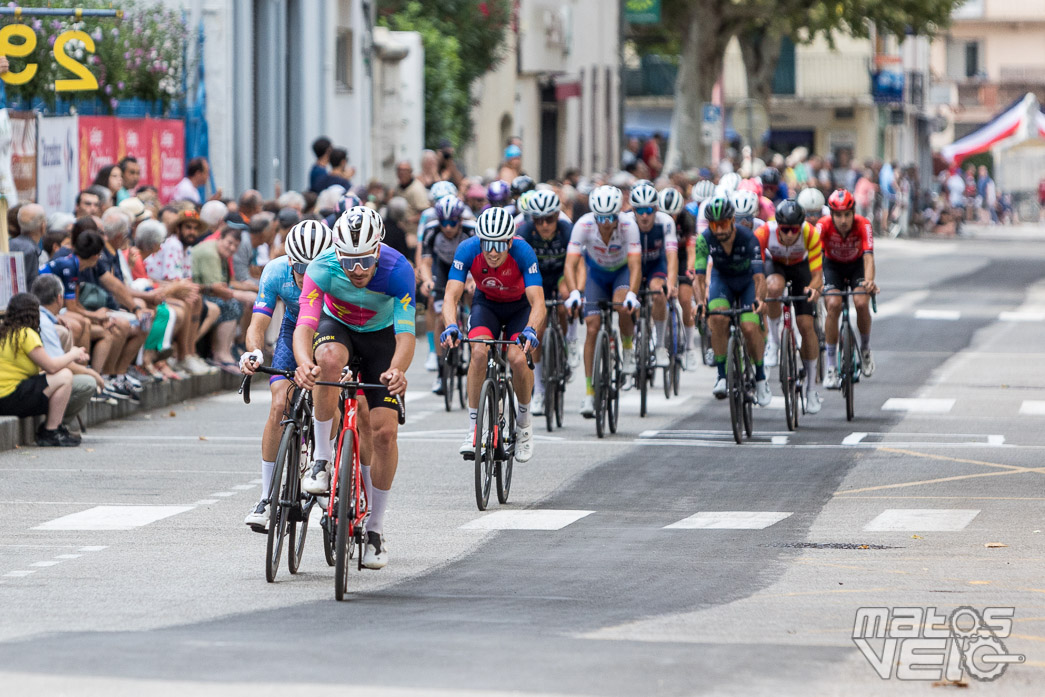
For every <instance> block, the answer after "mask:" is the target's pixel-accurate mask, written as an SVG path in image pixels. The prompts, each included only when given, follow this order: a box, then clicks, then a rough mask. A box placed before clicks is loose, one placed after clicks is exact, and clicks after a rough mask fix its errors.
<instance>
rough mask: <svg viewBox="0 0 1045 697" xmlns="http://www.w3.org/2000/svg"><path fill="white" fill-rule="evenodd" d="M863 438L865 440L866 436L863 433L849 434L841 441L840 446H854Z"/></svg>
mask: <svg viewBox="0 0 1045 697" xmlns="http://www.w3.org/2000/svg"><path fill="white" fill-rule="evenodd" d="M864 438H867V434H866V433H863V432H860V431H857V432H855V433H850V434H849V435H848V436H846V437H845V438H843V439H842V445H856V444H857V443H859V442H860V441H862V440H863V439H864Z"/></svg>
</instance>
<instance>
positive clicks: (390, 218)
mask: <svg viewBox="0 0 1045 697" xmlns="http://www.w3.org/2000/svg"><path fill="white" fill-rule="evenodd" d="M480 188H482V187H480ZM406 214H407V205H406V199H405V198H403V197H402V196H394V197H393V198H392V200H390V201H389V202H388V205H387V206H385V210H384V215H382V217H383V218H384V221H385V239H384V240H383V241H384V243H385V244H387V245H388V246H389V247H391V248H392V249H394V250H396V251H397V252H399V253H400V254H402V255H403V256H405V257H406V258H407V259H408V260H409V259H413V258H414V250H415V248H416V247H417V232H416V228H409V229H405V228H404V227H403V225H404V224H405V222H406Z"/></svg>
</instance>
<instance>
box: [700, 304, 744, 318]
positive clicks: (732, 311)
mask: <svg viewBox="0 0 1045 697" xmlns="http://www.w3.org/2000/svg"><path fill="white" fill-rule="evenodd" d="M754 311H755V309H754V308H753V307H751V306H750V305H744V306H742V307H731V308H729V309H728V310H705V312H706V313H707V314H709V315H725V316H727V317H736V316H737V315H743V314H746V313H748V312H754Z"/></svg>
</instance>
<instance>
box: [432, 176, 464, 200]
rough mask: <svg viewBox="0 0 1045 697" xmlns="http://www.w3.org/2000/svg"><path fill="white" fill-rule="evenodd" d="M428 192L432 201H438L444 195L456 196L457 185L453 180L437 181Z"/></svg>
mask: <svg viewBox="0 0 1045 697" xmlns="http://www.w3.org/2000/svg"><path fill="white" fill-rule="evenodd" d="M428 193H429V195H430V196H431V197H432V202H433V203H436V202H438V201H439V199H441V198H443V197H444V196H456V195H457V187H456V186H454V185H453V182H448V181H437V182H435V183H434V184H432V188H431V189H430V190H429V192H428Z"/></svg>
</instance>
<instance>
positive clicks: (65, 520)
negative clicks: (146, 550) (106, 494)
mask: <svg viewBox="0 0 1045 697" xmlns="http://www.w3.org/2000/svg"><path fill="white" fill-rule="evenodd" d="M191 510H192V506H96V507H94V508H89V509H87V510H86V511H80V512H79V513H72V514H70V515H66V516H62V517H61V518H55V519H54V520H49V521H47V522H46V523H43V524H41V525H37V526H36V527H35V528H33V530H133V529H134V528H138V527H141V526H143V525H148V524H149V523H154V522H156V521H157V520H162V519H164V518H169V517H170V516H173V515H178V514H179V513H184V512H185V511H191ZM101 549H104V547H102V548H101ZM81 551H93V550H88V549H87V548H81Z"/></svg>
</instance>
